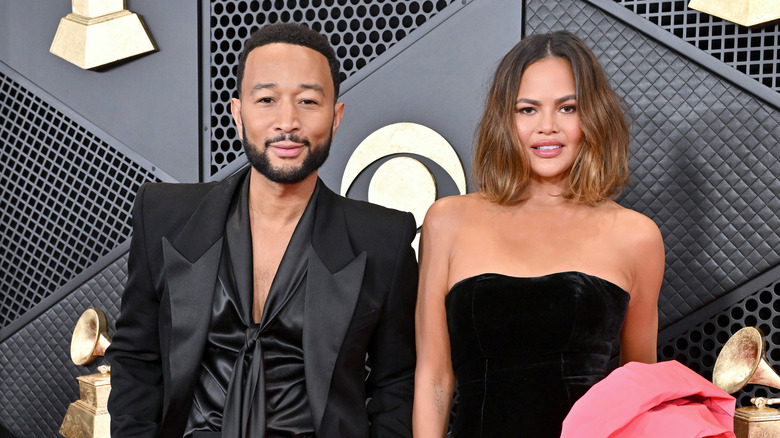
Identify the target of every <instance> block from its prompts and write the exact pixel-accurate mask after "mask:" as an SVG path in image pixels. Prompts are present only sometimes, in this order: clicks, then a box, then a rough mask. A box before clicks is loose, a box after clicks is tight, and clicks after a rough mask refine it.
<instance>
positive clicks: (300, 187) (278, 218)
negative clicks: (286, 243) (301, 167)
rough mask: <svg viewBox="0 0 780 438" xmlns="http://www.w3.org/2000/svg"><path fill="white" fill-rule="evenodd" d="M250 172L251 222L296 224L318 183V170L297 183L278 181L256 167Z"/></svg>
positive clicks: (282, 224)
mask: <svg viewBox="0 0 780 438" xmlns="http://www.w3.org/2000/svg"><path fill="white" fill-rule="evenodd" d="M250 172H251V173H250V179H249V210H250V212H249V216H250V218H251V220H252V222H255V221H262V222H263V223H264V224H266V226H270V227H285V226H286V225H289V224H291V223H297V222H298V219H300V217H301V215H303V211H304V210H305V209H306V205H308V203H309V199H310V198H311V195H312V193H313V192H314V188H315V187H316V186H317V172H316V171H315V172H312V174H311V175H309V176H307V177H306V178H305V179H304V180H303V181H301V182H298V183H295V184H279V183H275V182H273V181H270V180H269V179H268V178H266V177H265V176H263V175H261V174H260V173H259V172H257V171H256V170H255V169H251V171H250Z"/></svg>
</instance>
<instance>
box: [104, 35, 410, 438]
mask: <svg viewBox="0 0 780 438" xmlns="http://www.w3.org/2000/svg"><path fill="white" fill-rule="evenodd" d="M338 75H339V71H338V61H337V60H336V58H335V54H334V52H333V49H332V48H331V47H330V45H329V44H328V41H327V39H326V38H325V37H323V36H322V35H320V34H318V33H316V32H314V31H312V30H309V29H307V28H305V27H302V26H298V25H293V24H283V25H272V26H266V27H264V28H263V29H261V30H259V31H257V32H255V33H254V34H253V35H251V36H250V38H249V39H248V41H247V42H246V45H245V48H244V50H243V52H242V53H241V55H240V56H239V66H238V74H237V79H238V96H239V97H238V99H233V100H232V102H231V109H232V114H233V118H234V119H235V122H236V126H237V127H238V131H239V133H240V134H239V135H240V137H241V139H242V140H243V142H244V147H245V152H246V155H247V157H248V159H249V162H250V163H251V165H252V166H251V168H250V169H249V170H248V171H243V172H240V173H238V174H237V175H234V176H232V177H230V178H228V179H226V180H225V181H222V182H218V183H208V184H149V185H146V186H144V187H143V188H142V189H141V190H140V191H139V193H138V196H137V199H136V202H135V206H134V210H133V224H134V228H133V230H134V235H133V239H132V243H131V248H130V258H129V278H128V283H127V286H126V290H125V293H124V296H123V298H122V309H121V316H120V318H119V319H118V321H117V324H116V326H117V329H116V333H115V334H114V338H113V342H112V345H111V347H110V348H109V350H108V352H107V354H106V357H107V359H108V361H109V363H110V364H111V366H112V370H111V373H112V382H111V383H112V391H111V396H110V398H109V403H108V407H109V412H110V413H111V420H112V425H111V429H112V436H116V437H122V438H125V437H134V436H162V437H181V436H185V437H190V436H192V437H199V436H203V437H206V436H220V432H219V431H220V430H221V436H225V437H231V438H238V437H241V438H243V437H247V436H252V437H267V438H271V437H282V436H284V437H314V436H317V437H324V438H328V437H332V438H337V437H338V438H344V437H368V436H372V437H383V436H411V404H412V391H413V372H414V363H415V354H414V315H413V313H414V305H415V294H416V288H417V265H416V261H415V258H414V252H413V250H412V249H411V246H410V243H411V240H412V238H413V237H414V234H415V230H416V227H415V224H414V218H413V217H412V216H411V214H408V213H401V212H398V211H393V210H388V209H385V208H382V207H378V206H374V205H371V204H368V203H364V202H358V201H353V200H349V199H345V198H342V197H340V196H337V195H335V194H334V193H333V192H331V191H330V190H329V189H328V188H327V187H325V186H324V184H323V183H322V182H321V181H320V180H319V179H318V178H317V169H318V168H319V166H320V165H321V164H322V163H323V162H324V161H325V159H326V157H327V155H328V149H329V148H330V142H331V138H332V137H333V135H334V134H335V133H336V130H337V129H338V126H339V122H340V121H341V118H342V116H343V114H344V104H343V103H342V102H337V101H336V98H337V96H338V84H339V76H338ZM366 357H367V358H368V365H369V368H370V371H369V372H368V373H367V371H366ZM367 400H368V402H367ZM209 431H211V432H210V433H209Z"/></svg>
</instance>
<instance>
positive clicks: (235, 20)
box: [209, 0, 457, 176]
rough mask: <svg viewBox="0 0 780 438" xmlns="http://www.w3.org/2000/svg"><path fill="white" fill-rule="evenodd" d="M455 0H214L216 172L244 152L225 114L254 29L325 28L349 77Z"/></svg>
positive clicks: (213, 132)
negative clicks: (286, 25)
mask: <svg viewBox="0 0 780 438" xmlns="http://www.w3.org/2000/svg"><path fill="white" fill-rule="evenodd" d="M455 1H457V0H423V1H415V2H393V1H390V0H360V1H354V0H336V1H334V0H286V1H281V0H277V1H264V2H240V3H238V4H235V3H225V2H219V1H217V0H212V2H211V19H210V26H211V29H210V31H211V44H210V63H211V69H210V71H211V78H210V79H211V83H210V87H211V93H210V96H211V116H212V117H211V120H212V123H211V127H210V139H211V143H212V145H211V148H210V149H211V153H210V155H211V157H210V161H209V164H210V169H209V172H210V175H212V176H213V175H215V174H216V173H217V172H219V171H220V170H221V169H222V168H224V167H225V166H227V165H228V164H230V163H231V162H232V161H234V160H235V159H236V158H238V157H239V156H240V155H241V154H243V149H242V146H241V142H240V141H237V139H236V138H235V137H231V136H230V135H229V133H230V132H231V131H230V130H229V128H230V127H232V125H233V121H232V119H231V118H230V117H227V118H226V117H223V116H229V115H230V105H229V102H230V98H231V97H234V96H235V91H236V86H235V71H236V63H237V54H238V52H240V51H241V49H242V45H243V41H244V40H245V39H246V38H247V36H248V35H249V34H250V33H251V32H253V31H254V30H256V29H258V28H260V27H262V26H264V25H266V24H271V23H279V22H290V21H294V22H298V23H302V24H305V25H307V26H309V27H311V28H312V29H314V30H316V31H318V32H321V33H322V34H324V35H325V36H327V37H328V39H329V41H330V43H331V45H332V46H333V48H334V49H335V51H336V56H337V57H338V58H339V61H340V62H341V75H340V78H341V81H344V80H345V79H347V78H349V77H350V76H352V75H353V74H355V73H356V72H357V71H359V70H360V69H361V68H363V67H365V66H366V65H368V63H370V62H371V61H372V60H373V59H375V58H376V57H377V56H379V55H381V54H382V53H384V52H385V51H386V50H387V49H388V48H390V47H391V46H393V45H394V44H395V43H397V42H398V41H400V40H401V39H403V38H404V37H405V36H406V35H408V34H409V33H410V32H412V31H414V30H415V29H416V28H418V27H419V26H421V25H422V24H424V23H425V22H426V21H428V20H429V19H430V18H431V17H433V16H434V15H436V14H437V13H438V12H441V11H442V10H443V9H444V8H446V7H447V6H449V5H450V4H451V3H454V2H455ZM215 121H216V123H215ZM233 132H235V130H233ZM215 144H216V145H217V146H216V147H215Z"/></svg>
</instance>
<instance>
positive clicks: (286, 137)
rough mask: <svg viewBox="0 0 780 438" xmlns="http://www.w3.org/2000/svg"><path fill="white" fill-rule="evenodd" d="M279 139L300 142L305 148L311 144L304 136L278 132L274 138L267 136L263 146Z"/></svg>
mask: <svg viewBox="0 0 780 438" xmlns="http://www.w3.org/2000/svg"><path fill="white" fill-rule="evenodd" d="M280 141H289V142H293V143H300V144H302V145H304V146H306V147H307V148H308V147H310V146H311V143H309V140H307V139H305V138H301V137H298V136H297V135H295V134H279V135H277V136H276V137H274V138H269V139H267V140H266V141H265V147H266V148H268V147H271V143H279V142H280Z"/></svg>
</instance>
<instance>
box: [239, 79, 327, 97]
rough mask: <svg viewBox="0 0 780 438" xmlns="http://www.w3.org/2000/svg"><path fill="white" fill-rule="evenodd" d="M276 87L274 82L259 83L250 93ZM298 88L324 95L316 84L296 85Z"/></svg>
mask: <svg viewBox="0 0 780 438" xmlns="http://www.w3.org/2000/svg"><path fill="white" fill-rule="evenodd" d="M278 85H279V84H277V83H276V82H261V83H259V84H255V86H254V87H252V91H251V92H252V93H254V92H257V91H260V90H265V89H268V88H275V87H277V86H278ZM298 88H300V89H302V90H313V91H316V92H318V93H321V94H325V89H324V88H322V86H321V85H317V84H300V85H298Z"/></svg>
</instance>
